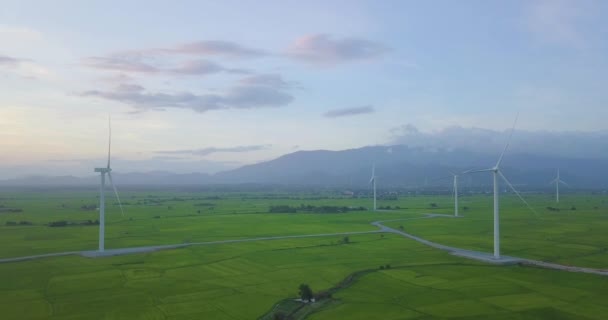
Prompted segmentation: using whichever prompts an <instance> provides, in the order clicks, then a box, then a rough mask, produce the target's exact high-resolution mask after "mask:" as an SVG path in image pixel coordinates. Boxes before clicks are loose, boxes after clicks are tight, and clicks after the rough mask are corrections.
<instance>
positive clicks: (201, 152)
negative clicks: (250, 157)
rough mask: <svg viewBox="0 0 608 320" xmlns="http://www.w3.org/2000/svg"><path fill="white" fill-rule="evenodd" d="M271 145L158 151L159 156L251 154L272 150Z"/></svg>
mask: <svg viewBox="0 0 608 320" xmlns="http://www.w3.org/2000/svg"><path fill="white" fill-rule="evenodd" d="M270 147H271V145H250V146H236V147H207V148H202V149H186V150H164V151H156V153H159V154H190V155H195V156H201V157H204V156H208V155H210V154H214V153H226V152H230V153H241V152H251V151H259V150H266V149H268V148H270Z"/></svg>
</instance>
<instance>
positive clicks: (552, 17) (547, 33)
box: [526, 0, 585, 47]
mask: <svg viewBox="0 0 608 320" xmlns="http://www.w3.org/2000/svg"><path fill="white" fill-rule="evenodd" d="M581 4H584V3H582V2H581V1H570V0H537V1H530V2H528V7H527V8H526V23H527V26H528V28H529V29H530V31H531V32H532V33H533V34H534V35H536V36H537V37H538V38H539V39H541V40H542V41H544V42H548V43H553V44H561V45H568V46H575V47H580V46H581V45H583V44H584V42H585V39H584V33H583V32H582V30H581V22H582V21H583V20H585V12H584V11H585V10H583V6H581Z"/></svg>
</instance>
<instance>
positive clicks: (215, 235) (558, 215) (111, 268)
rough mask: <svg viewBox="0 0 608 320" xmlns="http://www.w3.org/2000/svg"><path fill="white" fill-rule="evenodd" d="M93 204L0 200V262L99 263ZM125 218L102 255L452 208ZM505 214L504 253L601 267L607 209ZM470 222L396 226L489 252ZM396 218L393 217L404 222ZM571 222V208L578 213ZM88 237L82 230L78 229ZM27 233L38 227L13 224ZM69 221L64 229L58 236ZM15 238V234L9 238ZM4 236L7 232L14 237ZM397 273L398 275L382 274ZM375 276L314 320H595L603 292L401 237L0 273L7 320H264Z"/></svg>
mask: <svg viewBox="0 0 608 320" xmlns="http://www.w3.org/2000/svg"><path fill="white" fill-rule="evenodd" d="M96 194H97V193H96V192H95V190H78V191H74V190H65V191H53V192H49V191H20V192H15V191H11V192H8V191H4V192H2V193H0V205H2V206H4V207H5V208H19V209H21V210H22V211H21V212H3V213H0V241H1V242H0V243H2V245H1V246H0V257H2V258H6V257H15V256H22V255H32V254H42V253H52V252H62V251H79V250H93V249H95V248H96V246H97V226H96V225H95V224H94V221H95V219H97V211H95V210H91V209H90V208H89V207H88V206H90V205H94V204H95V202H96ZM121 195H122V198H123V203H124V204H125V206H124V209H125V216H124V217H123V216H122V215H121V214H120V210H119V209H118V206H117V205H115V204H113V202H112V201H109V202H108V203H109V209H108V211H107V221H108V222H107V225H106V235H107V236H106V246H107V248H121V247H132V246H146V245H162V244H179V243H185V242H205V241H216V240H226V239H245V238H255V237H268V236H288V235H305V234H326V233H338V232H352V231H373V230H377V228H375V227H374V226H372V225H370V222H373V221H377V220H393V219H410V218H416V217H421V213H426V212H439V213H451V210H452V207H451V201H452V200H451V199H450V197H449V196H417V197H413V196H410V197H400V198H399V199H397V200H384V201H382V200H381V201H380V202H379V206H390V207H391V209H392V210H385V211H380V212H375V213H374V212H370V211H353V212H345V213H331V214H330V213H318V212H316V213H314V212H295V213H269V212H268V211H269V208H270V207H271V206H291V207H302V206H304V207H305V206H316V207H320V206H334V207H353V208H354V207H361V206H363V207H369V199H366V198H346V197H342V196H341V195H340V194H339V193H334V192H330V191H326V192H319V193H312V192H297V193H295V192H294V193H285V192H267V193H260V192H257V193H254V192H248V193H247V192H243V193H240V192H226V191H205V192H193V191H175V192H167V191H154V190H152V191H149V190H148V191H129V190H127V191H125V192H122V193H121ZM526 198H527V199H528V200H529V202H530V203H531V205H532V206H533V207H534V208H535V210H536V211H537V212H536V213H532V212H530V211H529V210H528V209H527V208H526V207H525V206H523V205H521V203H520V202H519V200H518V199H516V198H515V197H513V196H510V195H507V196H504V197H503V201H502V207H501V208H502V211H501V215H502V216H501V217H502V220H501V221H502V227H503V229H502V230H503V232H502V235H503V239H504V240H503V252H504V254H507V255H513V256H521V257H527V258H535V259H542V260H547V261H554V262H559V263H565V264H573V265H581V266H589V267H596V268H603V267H606V266H608V258H607V257H606V256H607V255H608V254H607V253H606V252H605V248H607V247H608V238H607V237H606V236H605V230H606V228H608V220H607V216H608V210H607V205H606V202H605V200H604V199H605V196H601V195H594V196H593V195H566V196H564V199H563V201H562V204H561V205H560V206H559V211H557V210H549V209H547V207H548V206H552V207H557V206H556V205H555V204H554V203H552V202H551V198H550V197H549V196H547V195H535V196H527V197H526ZM461 206H462V207H467V209H466V210H464V209H463V210H462V211H461V213H462V214H463V215H464V217H463V218H459V219H448V218H435V219H417V220H403V221H394V222H388V223H387V225H389V226H391V227H394V228H398V227H399V226H402V227H404V229H405V230H406V231H408V232H410V233H413V234H416V235H419V236H422V237H425V238H428V239H429V240H433V241H436V242H439V243H443V244H447V245H451V246H457V247H463V248H470V249H476V250H482V251H487V252H490V250H491V246H492V242H491V241H492V229H491V227H492V223H491V214H490V212H491V211H490V210H491V207H490V206H491V197H489V196H485V195H476V196H467V197H463V198H462V199H461ZM397 207H399V209H395V208H397ZM572 207H575V209H574V210H573V209H572ZM89 220H91V221H92V222H93V224H92V225H88V224H82V222H83V221H89ZM21 221H27V222H29V223H30V224H20V222H21ZM54 221H66V222H67V225H66V226H63V227H50V226H48V224H49V223H51V222H54ZM9 222H15V223H16V225H13V224H10V223H9ZM7 223H8V224H7ZM384 265H390V266H391V269H390V270H388V269H387V270H380V269H379V266H384ZM360 270H373V271H372V272H369V273H366V274H365V275H363V276H361V277H359V278H357V279H356V280H355V281H353V283H352V284H351V285H349V286H348V287H346V288H343V289H341V290H339V291H338V292H336V293H335V294H334V297H333V298H332V300H331V301H330V302H329V303H327V304H326V305H324V306H323V307H321V308H319V309H318V310H316V311H315V312H313V313H312V314H311V315H309V317H310V319H335V318H352V319H357V316H358V317H360V318H361V319H364V318H365V319H369V318H383V319H404V318H405V319H407V318H420V319H425V318H429V319H430V318H445V317H450V318H458V317H461V318H471V317H478V318H479V319H490V318H496V319H502V318H517V317H518V318H522V319H542V318H552V319H558V318H564V319H567V318H573V319H584V318H589V319H600V318H601V317H602V316H603V315H604V314H606V311H608V310H605V307H603V304H604V303H603V302H604V301H605V299H606V298H607V297H608V292H607V291H606V289H605V288H606V287H608V278H604V277H599V276H592V275H585V274H575V273H566V272H559V271H553V270H544V269H539V268H532V267H521V266H492V265H485V264H482V263H478V262H473V261H470V260H466V259H463V258H458V257H454V256H451V255H449V254H447V253H445V252H442V251H439V250H436V249H432V248H429V247H426V246H424V245H422V244H419V243H417V242H414V241H412V240H408V239H405V238H403V237H400V236H398V235H394V234H365V235H351V236H349V239H348V242H345V241H344V238H343V237H340V236H330V237H315V238H307V239H283V240H273V241H256V242H245V243H234V244H218V245H205V246H192V247H188V248H182V249H176V250H166V251H159V252H155V253H149V254H134V255H125V256H116V257H107V258H97V259H90V258H84V257H81V256H65V257H56V258H47V259H41V260H33V261H26V262H19V263H7V264H0V295H1V296H2V299H0V301H1V302H0V309H1V310H3V312H4V313H3V319H26V318H27V319H45V318H51V319H78V318H81V319H95V318H98V319H137V318H140V319H255V318H257V317H259V316H261V315H263V314H265V313H267V312H269V311H270V310H271V309H272V308H273V306H274V305H275V304H276V303H277V302H278V301H281V300H283V299H286V298H290V297H296V296H297V293H298V292H297V291H298V290H297V288H298V285H300V284H301V283H307V284H309V285H310V286H311V287H312V288H313V290H315V291H322V290H326V289H328V288H330V287H332V286H334V285H336V284H337V283H339V282H340V281H342V280H343V279H344V278H345V277H347V276H348V275H350V274H352V273H354V272H357V271H360Z"/></svg>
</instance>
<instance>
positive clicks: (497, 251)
mask: <svg viewBox="0 0 608 320" xmlns="http://www.w3.org/2000/svg"><path fill="white" fill-rule="evenodd" d="M518 116H519V114H518V115H517V116H516V117H515V122H514V123H513V128H511V134H510V135H509V140H508V141H507V144H506V145H505V148H504V149H503V150H502V153H501V154H500V157H499V158H498V161H497V162H496V165H494V166H493V167H492V168H489V169H483V170H474V171H468V172H469V173H474V172H492V178H493V181H494V258H495V259H500V219H499V210H500V207H499V205H498V197H499V188H498V183H499V180H500V179H499V177H500V178H502V180H504V182H505V183H506V184H507V185H508V186H509V188H511V190H513V192H514V193H515V194H516V195H517V196H518V197H519V199H521V201H523V202H524V203H525V204H526V205H527V206H528V208H530V210H532V211H533V212H534V213H536V211H535V210H534V209H533V208H532V207H531V206H530V205H529V204H528V202H526V200H524V198H523V197H522V196H521V195H520V194H519V192H517V190H515V187H513V185H512V184H511V182H509V180H508V179H507V178H506V177H505V176H504V175H503V174H502V172H501V171H500V163H501V162H502V158H503V156H504V155H505V152H506V151H507V149H508V148H509V144H510V143H511V137H512V136H513V131H515V124H516V123H517V118H518Z"/></svg>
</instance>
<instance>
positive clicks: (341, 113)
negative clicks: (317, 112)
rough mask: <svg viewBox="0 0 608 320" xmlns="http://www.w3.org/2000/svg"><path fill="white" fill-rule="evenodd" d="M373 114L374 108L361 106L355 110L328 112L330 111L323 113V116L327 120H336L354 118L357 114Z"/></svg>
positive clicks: (345, 109) (346, 109)
mask: <svg viewBox="0 0 608 320" xmlns="http://www.w3.org/2000/svg"><path fill="white" fill-rule="evenodd" d="M374 112H375V109H374V107H372V106H362V107H356V108H344V109H335V110H330V111H327V112H326V113H324V114H323V115H324V116H325V117H327V118H338V117H348V116H355V115H359V114H366V113H374Z"/></svg>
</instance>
